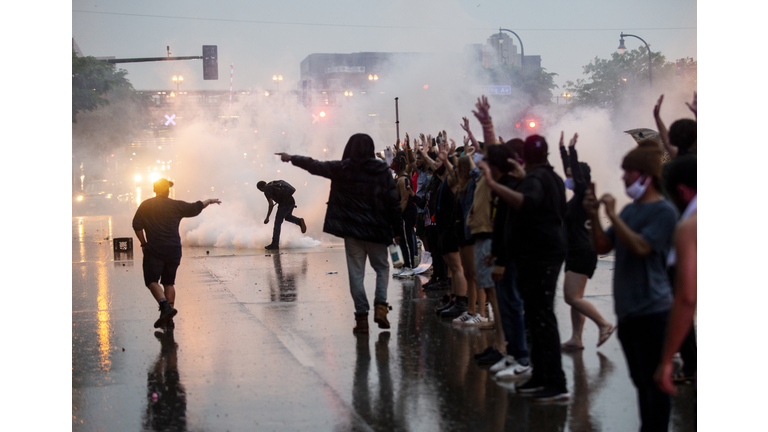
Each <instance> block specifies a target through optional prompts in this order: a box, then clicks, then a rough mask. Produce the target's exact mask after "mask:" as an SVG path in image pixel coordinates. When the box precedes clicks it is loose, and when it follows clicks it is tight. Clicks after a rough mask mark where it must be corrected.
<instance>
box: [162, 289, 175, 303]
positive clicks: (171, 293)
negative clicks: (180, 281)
mask: <svg viewBox="0 0 768 432" xmlns="http://www.w3.org/2000/svg"><path fill="white" fill-rule="evenodd" d="M163 288H165V298H166V300H168V304H170V305H171V306H173V302H174V301H175V300H176V287H175V286H174V285H163Z"/></svg>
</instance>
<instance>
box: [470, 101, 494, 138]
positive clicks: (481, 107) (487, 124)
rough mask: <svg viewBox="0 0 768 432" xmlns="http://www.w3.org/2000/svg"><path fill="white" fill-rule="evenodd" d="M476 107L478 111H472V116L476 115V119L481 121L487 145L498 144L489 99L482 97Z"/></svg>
mask: <svg viewBox="0 0 768 432" xmlns="http://www.w3.org/2000/svg"><path fill="white" fill-rule="evenodd" d="M475 107H476V108H477V111H472V114H474V115H475V117H477V120H479V121H480V124H481V125H483V139H484V140H485V145H486V146H488V145H491V144H497V142H496V133H495V132H494V131H493V121H492V119H491V114H490V111H489V110H490V109H491V106H490V105H489V104H488V98H486V97H485V96H482V97H480V98H479V99H477V104H475Z"/></svg>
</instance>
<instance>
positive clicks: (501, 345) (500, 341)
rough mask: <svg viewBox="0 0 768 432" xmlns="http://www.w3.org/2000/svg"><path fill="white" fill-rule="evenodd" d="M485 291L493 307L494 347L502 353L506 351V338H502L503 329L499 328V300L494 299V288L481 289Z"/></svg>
mask: <svg viewBox="0 0 768 432" xmlns="http://www.w3.org/2000/svg"><path fill="white" fill-rule="evenodd" d="M483 291H485V292H486V296H487V297H488V300H489V301H490V302H491V308H492V309H493V329H494V330H496V346H495V347H494V348H496V350H497V351H499V352H500V353H502V354H505V353H506V352H507V340H506V339H504V329H503V328H501V315H500V314H499V302H498V300H497V299H496V288H495V287H494V288H486V289H485V290H483Z"/></svg>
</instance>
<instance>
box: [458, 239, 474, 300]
mask: <svg viewBox="0 0 768 432" xmlns="http://www.w3.org/2000/svg"><path fill="white" fill-rule="evenodd" d="M459 256H460V257H461V267H462V269H464V280H466V281H467V301H468V307H467V313H468V314H470V315H474V314H475V313H476V309H475V303H476V302H477V295H478V292H477V278H475V245H468V246H464V247H461V248H459Z"/></svg>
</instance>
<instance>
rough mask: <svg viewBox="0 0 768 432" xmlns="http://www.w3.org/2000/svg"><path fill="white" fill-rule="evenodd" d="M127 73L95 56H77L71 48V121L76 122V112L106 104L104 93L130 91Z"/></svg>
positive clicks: (131, 89) (131, 88) (131, 87)
mask: <svg viewBox="0 0 768 432" xmlns="http://www.w3.org/2000/svg"><path fill="white" fill-rule="evenodd" d="M127 74H128V72H127V71H125V70H123V69H119V70H115V67H114V66H113V65H111V64H109V63H107V62H103V61H100V60H96V58H95V57H91V56H88V57H78V56H77V54H76V53H75V50H72V123H77V119H76V117H77V113H79V112H82V111H93V110H95V109H96V108H98V107H99V106H104V105H108V104H109V101H108V100H107V99H105V98H104V95H106V94H107V93H108V92H110V91H112V90H113V89H120V88H123V89H127V90H130V91H131V92H132V91H133V86H132V85H131V83H130V82H129V81H128V80H127V79H126V78H125V76H126V75H127Z"/></svg>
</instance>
